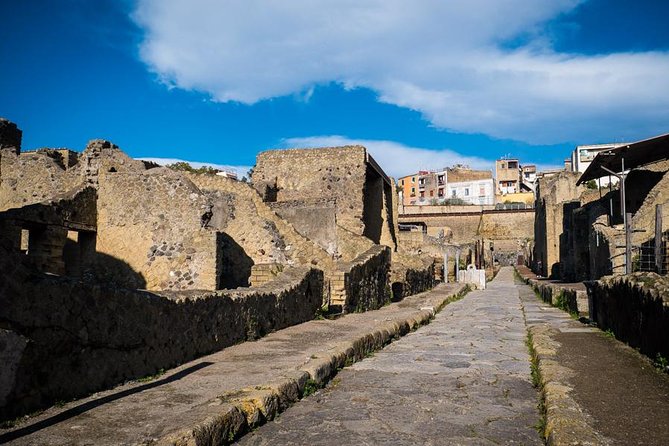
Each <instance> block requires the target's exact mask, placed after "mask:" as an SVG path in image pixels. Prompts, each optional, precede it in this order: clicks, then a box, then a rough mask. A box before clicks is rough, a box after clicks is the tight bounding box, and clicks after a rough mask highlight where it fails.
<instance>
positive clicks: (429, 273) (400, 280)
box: [390, 252, 444, 301]
mask: <svg viewBox="0 0 669 446" xmlns="http://www.w3.org/2000/svg"><path fill="white" fill-rule="evenodd" d="M439 260H440V262H441V263H440V268H442V267H443V264H444V262H443V256H440V257H439ZM439 274H440V275H441V274H442V273H441V271H439ZM441 280H443V277H442V278H441ZM434 282H435V259H434V258H433V257H430V256H427V255H408V254H405V253H401V252H396V253H393V255H392V264H391V269H390V289H391V292H392V300H393V301H398V300H401V299H402V298H404V297H406V296H411V295H413V294H418V293H422V292H423V291H427V290H430V289H432V287H434Z"/></svg>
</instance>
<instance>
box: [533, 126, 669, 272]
mask: <svg viewBox="0 0 669 446" xmlns="http://www.w3.org/2000/svg"><path fill="white" fill-rule="evenodd" d="M667 141H668V139H667V137H666V135H663V136H660V137H657V138H651V139H649V140H646V141H641V142H639V143H635V144H629V145H627V146H620V147H618V148H616V147H614V148H613V149H612V150H613V152H616V151H618V152H620V151H622V150H625V151H626V154H625V156H626V157H628V160H629V161H630V162H631V161H632V160H634V159H635V157H636V158H639V162H638V163H637V164H638V165H636V166H634V169H632V170H631V171H629V173H628V174H627V178H626V180H625V188H626V190H625V192H626V199H625V208H626V212H627V213H629V214H631V215H630V216H631V220H630V226H631V240H630V242H631V243H630V246H631V250H632V252H633V257H632V265H631V266H632V270H633V271H638V270H647V271H656V270H657V269H658V268H656V266H655V264H656V262H655V257H656V255H660V256H662V258H663V259H664V258H666V257H667V256H666V241H663V240H660V243H658V244H657V247H658V248H659V250H657V251H658V252H657V253H656V243H655V239H656V237H659V238H658V240H659V239H660V238H662V239H664V238H666V237H667V235H666V232H667V230H669V226H668V224H669V221H667V217H669V204H668V203H669V161H667V160H666V158H667V157H668V155H667V154H668V153H669V145H668V142H667ZM618 170H619V169H618ZM583 175H585V174H583ZM581 178H583V177H582V174H581V173H579V172H566V171H564V172H561V173H559V174H557V175H554V176H550V177H544V178H542V179H540V180H539V184H538V189H537V208H536V220H535V251H534V259H533V262H534V265H533V266H534V267H535V269H536V271H537V272H538V273H539V274H541V275H543V276H546V277H548V276H550V277H553V278H558V279H562V280H567V281H581V280H589V279H598V278H600V277H602V276H606V275H611V274H616V275H619V274H624V272H625V246H626V240H625V230H624V227H623V216H622V209H621V208H622V206H621V194H620V186H619V185H618V186H615V187H614V186H613V185H612V184H608V181H607V184H608V185H607V187H602V188H598V187H595V188H594V189H593V188H588V187H586V186H585V185H584V184H583V183H585V181H580V183H581V184H580V185H577V183H578V182H579V180H580V179H581ZM663 215H664V216H665V217H664V218H663ZM656 234H659V235H658V236H656ZM662 262H664V260H662V261H661V262H658V263H662ZM663 271H666V267H662V268H660V270H659V271H656V272H663Z"/></svg>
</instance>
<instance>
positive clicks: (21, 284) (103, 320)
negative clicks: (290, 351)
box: [0, 119, 433, 418]
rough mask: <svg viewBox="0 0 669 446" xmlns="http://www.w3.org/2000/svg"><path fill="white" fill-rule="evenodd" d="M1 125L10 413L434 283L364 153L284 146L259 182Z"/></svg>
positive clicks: (2, 414) (3, 315) (0, 343)
mask: <svg viewBox="0 0 669 446" xmlns="http://www.w3.org/2000/svg"><path fill="white" fill-rule="evenodd" d="M21 136H22V134H21V131H20V130H19V129H18V127H17V126H16V125H14V124H13V123H11V122H9V121H7V120H4V119H0V357H2V358H3V361H4V362H5V364H6V365H5V366H3V368H2V369H1V370H0V418H6V417H10V416H16V415H18V414H21V413H25V412H26V411H30V410H34V409H35V408H39V407H43V406H45V405H47V404H50V403H53V402H54V401H56V400H65V399H70V398H73V397H77V396H81V395H85V394H87V393H90V392H93V391H96V390H99V389H101V388H104V387H108V386H110V385H114V384H117V383H119V382H122V381H123V380H127V379H133V378H137V377H140V376H143V375H147V374H151V373H155V371H156V370H158V369H161V368H166V367H172V366H175V365H177V364H179V363H182V362H184V361H188V360H190V359H193V358H195V357H197V356H200V355H203V354H206V353H209V352H212V351H215V350H217V349H220V348H223V347H226V346H228V345H231V344H234V343H237V342H240V341H243V340H246V339H255V338H256V337H258V336H262V335H264V334H265V333H267V332H269V331H272V330H276V329H279V328H283V327H286V326H289V325H292V324H296V323H300V322H303V321H306V320H309V319H311V318H313V317H314V314H315V313H316V311H317V310H318V309H319V308H321V307H322V306H324V305H325V306H326V308H327V307H329V308H330V309H338V310H339V311H366V310H371V309H375V308H378V307H380V306H381V305H383V304H384V303H386V302H387V301H388V300H389V299H390V298H391V295H390V290H393V291H395V294H394V296H393V297H395V298H401V297H402V296H404V295H406V294H409V293H414V292H419V291H423V290H425V289H427V288H429V287H431V286H432V284H433V282H432V281H433V275H432V263H431V261H430V260H429V259H412V258H408V257H407V256H406V255H404V254H403V253H402V252H400V251H401V249H400V248H399V247H398V245H397V235H396V234H397V229H396V227H397V211H396V202H395V194H394V190H393V182H392V180H391V179H390V178H388V177H387V175H386V174H385V173H384V172H383V170H382V169H381V168H380V167H379V166H378V164H377V163H376V162H375V161H374V160H373V158H371V156H369V154H368V153H367V151H366V149H365V148H364V147H360V146H354V147H339V148H328V149H312V150H279V151H268V152H263V153H261V154H259V155H258V160H257V165H256V167H255V170H254V175H253V185H250V184H247V183H244V182H239V181H236V180H234V179H231V178H226V177H224V176H217V175H207V174H193V173H186V172H177V171H174V170H171V169H168V168H164V167H159V166H157V165H156V164H153V163H148V162H143V161H138V160H133V159H132V158H130V157H128V156H127V155H126V154H125V153H123V152H122V151H121V150H120V149H119V148H118V147H117V146H115V145H114V144H112V143H110V142H108V141H102V140H94V141H91V142H90V143H89V144H88V146H87V147H86V149H85V150H84V151H83V152H81V153H77V152H74V151H71V150H68V149H39V150H36V151H30V152H26V151H22V150H21Z"/></svg>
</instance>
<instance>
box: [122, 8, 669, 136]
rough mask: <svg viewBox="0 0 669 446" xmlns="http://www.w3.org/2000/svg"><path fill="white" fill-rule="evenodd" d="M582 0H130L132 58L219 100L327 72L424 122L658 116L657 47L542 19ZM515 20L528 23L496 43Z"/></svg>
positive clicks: (635, 130) (628, 130)
mask: <svg viewBox="0 0 669 446" xmlns="http://www.w3.org/2000/svg"><path fill="white" fill-rule="evenodd" d="M581 2H582V0H494V1H493V0H450V1H444V0H416V1H412V2H408V1H406V0H321V1H313V0H139V1H138V5H137V9H136V11H135V13H134V15H133V17H134V18H135V20H136V22H137V23H138V24H139V25H140V26H141V27H142V28H143V29H144V30H145V32H146V34H145V40H144V42H143V43H142V46H141V57H142V59H143V60H144V61H145V62H146V63H147V64H148V65H149V66H150V67H151V69H152V70H154V71H155V72H156V73H158V74H159V75H160V76H161V78H162V79H163V80H164V82H166V83H167V84H168V85H172V86H176V87H179V88H184V89H193V90H199V91H203V92H207V93H209V94H211V96H212V98H213V99H214V100H217V101H239V102H243V103H248V104H251V103H255V102H257V101H260V100H263V99H267V98H272V97H277V96H282V95H289V94H298V97H299V95H300V94H304V93H305V92H306V94H305V96H304V97H307V98H308V97H309V91H310V90H311V89H312V88H313V86H314V85H318V84H321V83H328V82H339V83H342V84H343V85H345V86H346V87H348V88H354V87H366V88H370V89H373V90H374V91H376V92H377V93H378V94H379V98H380V100H381V101H385V102H388V103H391V104H396V105H399V106H402V107H408V108H411V109H415V110H418V111H420V112H422V113H423V114H424V116H425V117H426V118H427V119H429V120H430V121H431V122H432V123H434V124H435V125H436V126H439V127H443V128H448V129H451V130H454V131H460V132H480V133H485V134H488V135H491V136H494V137H500V138H512V139H518V140H524V141H528V142H532V143H555V142H564V141H568V140H577V141H581V142H589V141H591V140H593V139H597V140H600V141H601V140H604V141H605V140H607V139H610V138H619V139H628V140H629V139H636V138H640V137H643V136H650V135H652V134H654V133H659V132H661V131H665V130H666V122H668V121H669V54H668V53H666V52H645V53H637V54H634V53H617V54H609V55H598V56H584V55H573V54H560V53H557V52H555V51H554V50H552V49H551V47H550V44H549V41H548V39H547V38H545V37H544V36H542V35H541V33H540V32H539V31H538V30H540V27H541V24H542V23H544V22H545V21H547V20H549V19H551V18H554V17H556V16H557V15H559V14H561V13H565V12H569V11H570V10H572V9H573V8H575V7H576V6H577V5H578V4H579V3H581ZM519 34H529V35H530V36H535V37H534V38H533V39H531V40H530V43H529V44H528V45H526V46H525V47H522V48H518V49H515V50H505V49H503V47H502V45H501V44H502V43H503V42H504V41H506V40H508V39H512V38H513V37H514V36H518V35H519Z"/></svg>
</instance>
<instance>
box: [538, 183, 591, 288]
mask: <svg viewBox="0 0 669 446" xmlns="http://www.w3.org/2000/svg"><path fill="white" fill-rule="evenodd" d="M579 176H580V174H579V173H578V172H567V171H564V172H560V173H559V174H557V175H555V176H553V177H547V178H542V179H540V180H539V182H538V184H537V201H536V203H537V205H536V210H535V212H536V218H535V221H534V262H535V263H536V264H538V263H537V262H540V264H541V268H540V271H539V273H540V274H541V275H542V276H545V277H548V276H551V277H560V275H561V271H560V250H561V249H562V250H564V249H565V247H566V246H567V245H566V242H564V241H563V242H561V237H562V236H563V234H564V225H565V221H564V207H565V205H567V206H569V205H568V204H567V203H571V202H574V201H575V200H578V199H579V197H580V196H581V194H582V193H583V191H584V190H585V188H584V186H576V181H577V180H578V178H579Z"/></svg>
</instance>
